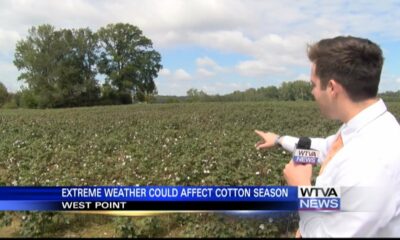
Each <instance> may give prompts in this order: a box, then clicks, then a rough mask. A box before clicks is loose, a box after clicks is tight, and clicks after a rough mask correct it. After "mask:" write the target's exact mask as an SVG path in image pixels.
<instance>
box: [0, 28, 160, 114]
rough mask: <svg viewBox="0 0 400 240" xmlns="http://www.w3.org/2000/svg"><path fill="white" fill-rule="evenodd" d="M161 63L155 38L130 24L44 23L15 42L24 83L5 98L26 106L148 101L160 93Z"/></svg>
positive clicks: (16, 58) (16, 55) (72, 105)
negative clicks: (57, 26)
mask: <svg viewBox="0 0 400 240" xmlns="http://www.w3.org/2000/svg"><path fill="white" fill-rule="evenodd" d="M160 62H161V55H160V54H159V53H158V52H157V51H156V50H154V49H153V46H152V41H151V40H150V39H149V38H147V37H145V36H144V35H143V33H142V31H141V30H140V29H139V28H137V27H136V26H133V25H130V24H124V23H117V24H108V25H107V26H106V27H101V28H100V29H99V30H98V31H96V32H93V31H92V30H90V29H89V28H80V29H58V30H57V29H55V27H54V26H51V25H48V24H44V25H40V26H38V27H32V28H31V29H29V31H28V36H27V37H26V38H25V39H23V40H20V41H18V42H17V44H16V49H15V58H14V65H15V66H16V67H17V68H18V70H19V71H20V72H21V74H20V75H19V77H18V80H21V81H23V82H24V83H25V87H23V88H22V89H21V90H20V91H18V92H17V93H15V94H11V95H10V96H8V97H7V100H8V102H9V104H10V105H15V106H17V107H28V108H58V107H75V106H90V105H106V104H128V103H132V102H133V101H147V100H149V99H151V98H153V97H154V95H155V94H156V93H157V88H156V85H155V83H154V79H155V78H156V77H157V74H158V72H159V70H160V69H161V68H162V65H161V64H160ZM99 74H100V75H99ZM101 75H102V76H104V80H105V81H104V84H102V85H101V86H100V85H99V80H98V79H97V77H98V76H101ZM0 101H1V99H0Z"/></svg>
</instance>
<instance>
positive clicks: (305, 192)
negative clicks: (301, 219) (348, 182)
mask: <svg viewBox="0 0 400 240" xmlns="http://www.w3.org/2000/svg"><path fill="white" fill-rule="evenodd" d="M298 198H299V210H300V211H304V210H311V211H312V210H314V211H338V210H340V188H339V187H311V186H306V187H298Z"/></svg>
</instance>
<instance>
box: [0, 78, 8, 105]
mask: <svg viewBox="0 0 400 240" xmlns="http://www.w3.org/2000/svg"><path fill="white" fill-rule="evenodd" d="M8 98H9V94H8V91H7V88H6V86H4V84H3V83H2V82H0V107H1V106H3V104H4V103H5V102H7V100H8Z"/></svg>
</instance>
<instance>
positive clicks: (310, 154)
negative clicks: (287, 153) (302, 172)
mask: <svg viewBox="0 0 400 240" xmlns="http://www.w3.org/2000/svg"><path fill="white" fill-rule="evenodd" d="M318 158H319V151H317V150H311V149H296V150H295V151H294V154H293V161H294V162H295V163H301V164H309V163H310V164H313V165H316V164H317V163H318Z"/></svg>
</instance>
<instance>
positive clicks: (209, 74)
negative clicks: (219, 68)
mask: <svg viewBox="0 0 400 240" xmlns="http://www.w3.org/2000/svg"><path fill="white" fill-rule="evenodd" d="M197 73H198V74H199V76H200V77H206V78H208V77H213V76H215V75H216V73H215V72H211V71H209V70H207V69H205V68H198V69H197Z"/></svg>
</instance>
